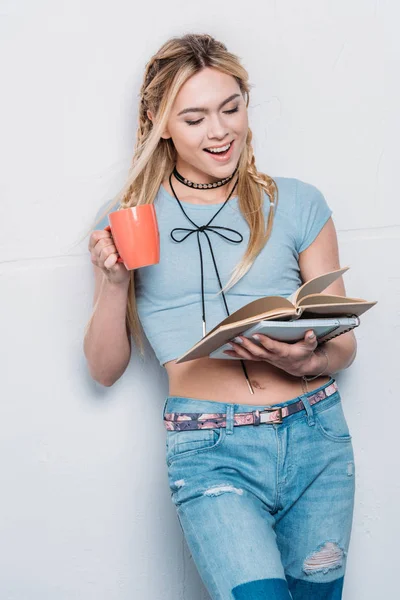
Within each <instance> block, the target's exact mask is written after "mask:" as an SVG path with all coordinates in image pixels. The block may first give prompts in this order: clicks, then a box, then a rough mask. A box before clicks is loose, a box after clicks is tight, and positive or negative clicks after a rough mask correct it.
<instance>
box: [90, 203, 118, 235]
mask: <svg viewBox="0 0 400 600" xmlns="http://www.w3.org/2000/svg"><path fill="white" fill-rule="evenodd" d="M110 202H111V200H107V202H105V203H104V204H103V205H102V206H100V208H99V210H98V211H97V213H96V216H95V218H94V222H93V223H94V225H93V229H96V230H98V229H104V228H105V227H107V225H109V222H108V215H109V214H110V212H114V211H115V210H118V206H119V204H117V205H116V206H113V207H111V208H109V209H108V210H107V213H106V214H105V215H104V217H103V218H102V219H101V221H99V222H98V223H97V220H98V219H99V217H100V216H101V215H102V214H103V213H104V211H105V210H106V209H107V206H108V205H109V204H110Z"/></svg>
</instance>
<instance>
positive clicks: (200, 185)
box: [172, 166, 238, 190]
mask: <svg viewBox="0 0 400 600" xmlns="http://www.w3.org/2000/svg"><path fill="white" fill-rule="evenodd" d="M237 170H238V167H236V169H235V170H234V171H233V173H232V175H229V177H225V179H221V180H220V181H215V182H214V183H193V181H189V179H186V178H185V177H182V175H181V174H180V173H178V171H177V169H176V166H175V167H174V170H173V171H172V173H173V175H175V177H176V178H177V180H178V181H180V182H181V183H183V184H184V185H187V186H188V187H192V188H196V189H198V190H209V189H210V188H216V187H221V185H225V184H226V183H228V182H229V181H230V180H231V179H232V177H233V176H234V175H235V173H236V171H237Z"/></svg>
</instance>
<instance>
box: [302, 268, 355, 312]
mask: <svg viewBox="0 0 400 600" xmlns="http://www.w3.org/2000/svg"><path fill="white" fill-rule="evenodd" d="M349 268H350V267H343V268H342V269H336V271H331V272H330V273H325V274H324V275H320V276H319V277H314V279H310V281H307V282H306V283H303V285H302V286H300V287H299V289H298V290H297V292H296V293H295V295H294V297H293V304H295V305H299V304H300V300H301V299H302V298H304V296H309V295H310V294H320V293H321V292H322V291H323V290H324V289H325V288H327V287H328V285H330V284H331V283H333V282H334V281H336V279H338V278H339V277H340V276H341V275H342V274H343V273H345V272H346V271H348V270H349Z"/></svg>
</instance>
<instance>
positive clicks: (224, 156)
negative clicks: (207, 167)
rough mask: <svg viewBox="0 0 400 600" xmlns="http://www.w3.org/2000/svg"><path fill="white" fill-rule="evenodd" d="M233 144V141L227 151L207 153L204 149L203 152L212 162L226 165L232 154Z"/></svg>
mask: <svg viewBox="0 0 400 600" xmlns="http://www.w3.org/2000/svg"><path fill="white" fill-rule="evenodd" d="M234 143H235V140H232V142H231V145H230V147H229V150H226V151H225V152H217V153H215V152H207V150H206V149H204V152H206V153H207V154H208V156H209V157H210V158H211V159H212V160H213V161H214V162H219V163H227V162H229V161H230V159H231V156H232V154H233V145H234Z"/></svg>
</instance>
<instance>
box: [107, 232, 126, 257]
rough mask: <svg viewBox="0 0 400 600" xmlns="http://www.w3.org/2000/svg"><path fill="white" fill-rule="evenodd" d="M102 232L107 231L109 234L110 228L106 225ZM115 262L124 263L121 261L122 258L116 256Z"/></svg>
mask: <svg viewBox="0 0 400 600" xmlns="http://www.w3.org/2000/svg"><path fill="white" fill-rule="evenodd" d="M104 231H109V232H110V233H111V227H110V226H109V225H107V227H104ZM117 262H122V263H123V262H124V261H123V260H122V258H121V257H120V256H118V258H117Z"/></svg>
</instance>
